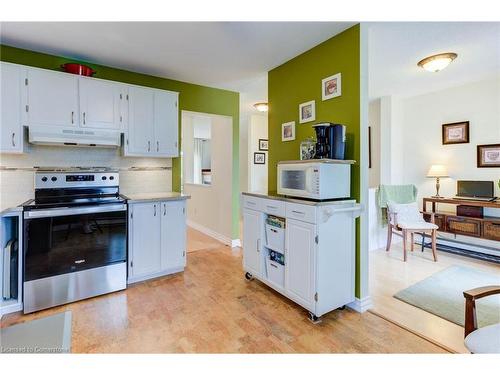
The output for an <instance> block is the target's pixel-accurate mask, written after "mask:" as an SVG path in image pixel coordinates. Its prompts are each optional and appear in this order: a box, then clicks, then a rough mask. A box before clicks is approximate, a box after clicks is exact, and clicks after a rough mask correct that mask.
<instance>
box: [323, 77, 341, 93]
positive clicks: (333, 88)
mask: <svg viewBox="0 0 500 375" xmlns="http://www.w3.org/2000/svg"><path fill="white" fill-rule="evenodd" d="M340 95H342V75H341V73H337V74H334V75H333V76H330V77H326V78H324V79H322V80H321V98H322V99H323V100H328V99H332V98H336V97H337V96H340Z"/></svg>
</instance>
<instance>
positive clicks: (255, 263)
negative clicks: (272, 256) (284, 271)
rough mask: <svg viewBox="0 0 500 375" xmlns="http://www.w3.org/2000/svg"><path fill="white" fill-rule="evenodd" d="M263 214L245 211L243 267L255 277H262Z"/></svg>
mask: <svg viewBox="0 0 500 375" xmlns="http://www.w3.org/2000/svg"><path fill="white" fill-rule="evenodd" d="M262 226H263V224H262V213H260V212H258V211H254V210H249V209H245V210H244V211H243V267H244V268H245V270H247V271H248V272H250V273H251V274H252V275H253V276H260V275H261V264H262V259H261V255H260V254H261V246H262V236H261V234H262V229H263V228H262Z"/></svg>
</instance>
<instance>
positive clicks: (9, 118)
mask: <svg viewBox="0 0 500 375" xmlns="http://www.w3.org/2000/svg"><path fill="white" fill-rule="evenodd" d="M25 74H26V71H25V70H24V69H22V68H21V67H20V66H16V65H10V64H5V63H2V64H1V65H0V86H1V94H0V108H1V114H0V152H13V153H20V152H23V126H22V121H21V105H22V85H24V78H25Z"/></svg>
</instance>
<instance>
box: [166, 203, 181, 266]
mask: <svg viewBox="0 0 500 375" xmlns="http://www.w3.org/2000/svg"><path fill="white" fill-rule="evenodd" d="M160 204H161V268H162V269H163V270H165V269H169V268H174V267H184V266H185V265H186V216H185V209H184V205H185V202H184V201H174V202H161V203H160Z"/></svg>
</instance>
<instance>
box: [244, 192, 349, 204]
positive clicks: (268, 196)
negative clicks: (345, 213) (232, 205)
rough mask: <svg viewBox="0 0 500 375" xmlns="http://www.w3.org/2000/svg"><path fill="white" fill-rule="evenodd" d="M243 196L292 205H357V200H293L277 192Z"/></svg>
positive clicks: (247, 193) (245, 193)
mask: <svg viewBox="0 0 500 375" xmlns="http://www.w3.org/2000/svg"><path fill="white" fill-rule="evenodd" d="M242 194H243V195H248V196H251V197H257V198H265V199H274V200H279V201H285V202H291V203H299V204H307V205H309V206H330V205H332V204H346V203H356V200H355V199H349V198H348V199H327V200H323V201H315V200H312V199H303V198H292V197H287V196H283V195H278V194H277V193H275V192H270V193H268V194H264V193H249V192H243V193H242Z"/></svg>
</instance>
